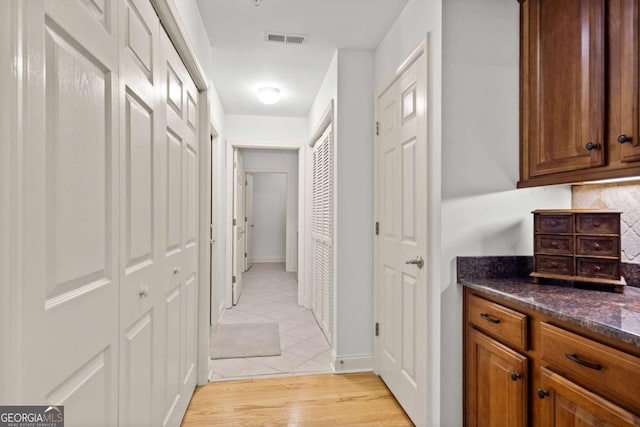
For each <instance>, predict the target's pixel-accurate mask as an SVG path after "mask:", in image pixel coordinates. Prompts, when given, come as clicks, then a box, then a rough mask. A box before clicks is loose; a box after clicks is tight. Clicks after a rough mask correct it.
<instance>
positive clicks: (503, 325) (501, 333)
mask: <svg viewBox="0 0 640 427" xmlns="http://www.w3.org/2000/svg"><path fill="white" fill-rule="evenodd" d="M468 315H469V321H470V322H471V323H473V324H474V325H476V326H477V327H478V328H480V329H482V330H484V331H485V332H487V333H489V334H491V335H493V336H494V337H496V338H497V339H498V340H501V341H503V342H505V343H507V344H510V345H512V346H514V347H517V348H518V349H522V350H527V316H526V315H524V314H522V313H518V312H517V311H514V310H511V309H510V308H507V307H503V306H501V305H500V304H496V303H493V302H491V301H487V300H485V299H482V298H480V297H477V296H475V295H469V312H468Z"/></svg>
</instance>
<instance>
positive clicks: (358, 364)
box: [331, 350, 373, 374]
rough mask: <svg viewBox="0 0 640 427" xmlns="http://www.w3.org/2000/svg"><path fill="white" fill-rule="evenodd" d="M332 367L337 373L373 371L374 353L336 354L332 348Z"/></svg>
mask: <svg viewBox="0 0 640 427" xmlns="http://www.w3.org/2000/svg"><path fill="white" fill-rule="evenodd" d="M331 369H333V372H335V373H336V374H346V373H353V372H371V371H373V354H343V355H340V356H338V355H336V353H335V352H334V351H333V350H331Z"/></svg>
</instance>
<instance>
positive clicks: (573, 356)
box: [565, 353, 602, 371]
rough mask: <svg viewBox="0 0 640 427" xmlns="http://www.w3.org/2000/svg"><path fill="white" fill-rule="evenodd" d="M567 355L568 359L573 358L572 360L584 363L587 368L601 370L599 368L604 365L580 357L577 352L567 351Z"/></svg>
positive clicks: (580, 363)
mask: <svg viewBox="0 0 640 427" xmlns="http://www.w3.org/2000/svg"><path fill="white" fill-rule="evenodd" d="M565 356H567V359H569V360H571V361H572V362H576V363H577V364H579V365H582V366H586V367H587V368H590V369H595V370H596V371H599V370H601V369H602V365H601V364H599V363H591V362H586V361H584V360H582V359H580V358H579V357H578V355H577V354H570V353H567V354H565Z"/></svg>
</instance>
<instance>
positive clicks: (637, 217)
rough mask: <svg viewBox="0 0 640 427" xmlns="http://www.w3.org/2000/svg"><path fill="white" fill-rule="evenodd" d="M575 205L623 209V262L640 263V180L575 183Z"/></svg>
mask: <svg viewBox="0 0 640 427" xmlns="http://www.w3.org/2000/svg"><path fill="white" fill-rule="evenodd" d="M571 193H572V197H571V204H572V207H573V208H574V209H616V210H619V211H622V223H621V227H622V228H621V230H620V232H621V234H622V262H629V263H633V264H640V180H639V181H633V182H624V183H616V184H589V185H574V186H573V187H572V188H571Z"/></svg>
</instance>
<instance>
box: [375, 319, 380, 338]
mask: <svg viewBox="0 0 640 427" xmlns="http://www.w3.org/2000/svg"><path fill="white" fill-rule="evenodd" d="M379 335H380V323H378V322H376V336H379Z"/></svg>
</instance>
